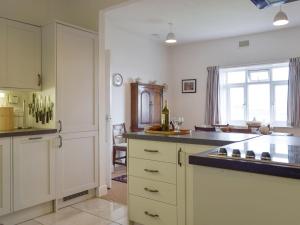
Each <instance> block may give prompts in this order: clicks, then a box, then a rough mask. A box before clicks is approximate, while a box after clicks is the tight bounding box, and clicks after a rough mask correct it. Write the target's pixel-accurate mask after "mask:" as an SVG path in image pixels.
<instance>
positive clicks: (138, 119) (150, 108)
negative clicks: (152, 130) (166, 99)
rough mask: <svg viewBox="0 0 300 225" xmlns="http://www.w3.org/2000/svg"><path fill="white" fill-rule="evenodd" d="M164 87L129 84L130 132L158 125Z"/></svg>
mask: <svg viewBox="0 0 300 225" xmlns="http://www.w3.org/2000/svg"><path fill="white" fill-rule="evenodd" d="M163 90H164V87H163V86H161V85H154V84H141V83H131V130H132V131H141V130H143V129H144V127H145V126H148V125H151V124H160V118H161V109H162V99H163Z"/></svg>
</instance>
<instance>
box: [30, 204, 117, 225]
mask: <svg viewBox="0 0 300 225" xmlns="http://www.w3.org/2000/svg"><path fill="white" fill-rule="evenodd" d="M35 220H36V221H38V222H40V223H42V224H43V225H117V224H115V223H112V222H111V221H108V220H105V219H102V218H99V217H97V216H94V215H91V214H88V213H85V212H82V211H81V210H78V209H75V208H72V207H67V208H64V209H61V210H59V211H58V212H57V213H52V214H49V215H46V216H42V217H39V218H37V219H35Z"/></svg>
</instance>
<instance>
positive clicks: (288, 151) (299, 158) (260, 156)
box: [208, 138, 300, 167]
mask: <svg viewBox="0 0 300 225" xmlns="http://www.w3.org/2000/svg"><path fill="white" fill-rule="evenodd" d="M208 156H211V157H223V158H228V159H232V160H250V161H251V160H254V161H260V162H264V163H278V164H288V165H294V166H299V167H300V144H299V145H290V144H288V143H285V142H282V143H269V142H268V141H266V140H265V138H258V139H257V140H255V139H254V140H251V141H245V142H240V143H235V144H231V145H229V146H224V147H222V148H219V149H215V150H213V151H211V152H209V153H208Z"/></svg>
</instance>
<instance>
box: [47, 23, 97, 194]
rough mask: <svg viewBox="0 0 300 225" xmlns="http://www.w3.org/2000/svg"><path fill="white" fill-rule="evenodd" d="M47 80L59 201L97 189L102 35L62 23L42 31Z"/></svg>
mask: <svg viewBox="0 0 300 225" xmlns="http://www.w3.org/2000/svg"><path fill="white" fill-rule="evenodd" d="M42 37H43V66H42V67H43V77H44V78H43V79H44V83H43V84H44V86H43V87H45V86H47V90H55V91H54V95H55V98H56V115H55V117H56V120H57V124H58V127H57V128H58V131H59V135H60V137H61V141H62V146H61V148H59V149H57V155H56V161H57V164H56V165H57V166H56V169H57V173H56V182H57V185H56V187H57V191H56V198H57V199H61V198H63V197H66V196H69V195H73V194H76V193H79V192H82V191H86V190H91V189H94V188H95V187H98V186H99V181H98V180H99V177H98V174H99V171H98V170H99V159H98V155H99V146H98V136H99V131H98V129H99V128H98V108H99V103H98V44H97V43H98V36H97V34H96V33H95V32H90V31H87V30H84V29H81V28H78V27H73V26H72V25H66V24H62V23H60V22H57V23H53V24H49V25H47V26H44V27H43V28H42Z"/></svg>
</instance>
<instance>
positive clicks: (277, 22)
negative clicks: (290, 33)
mask: <svg viewBox="0 0 300 225" xmlns="http://www.w3.org/2000/svg"><path fill="white" fill-rule="evenodd" d="M288 23H289V18H288V17H287V15H286V14H285V13H284V12H283V11H281V10H280V11H279V12H278V13H277V14H276V15H275V17H274V22H273V25H274V26H283V25H286V24H288Z"/></svg>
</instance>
